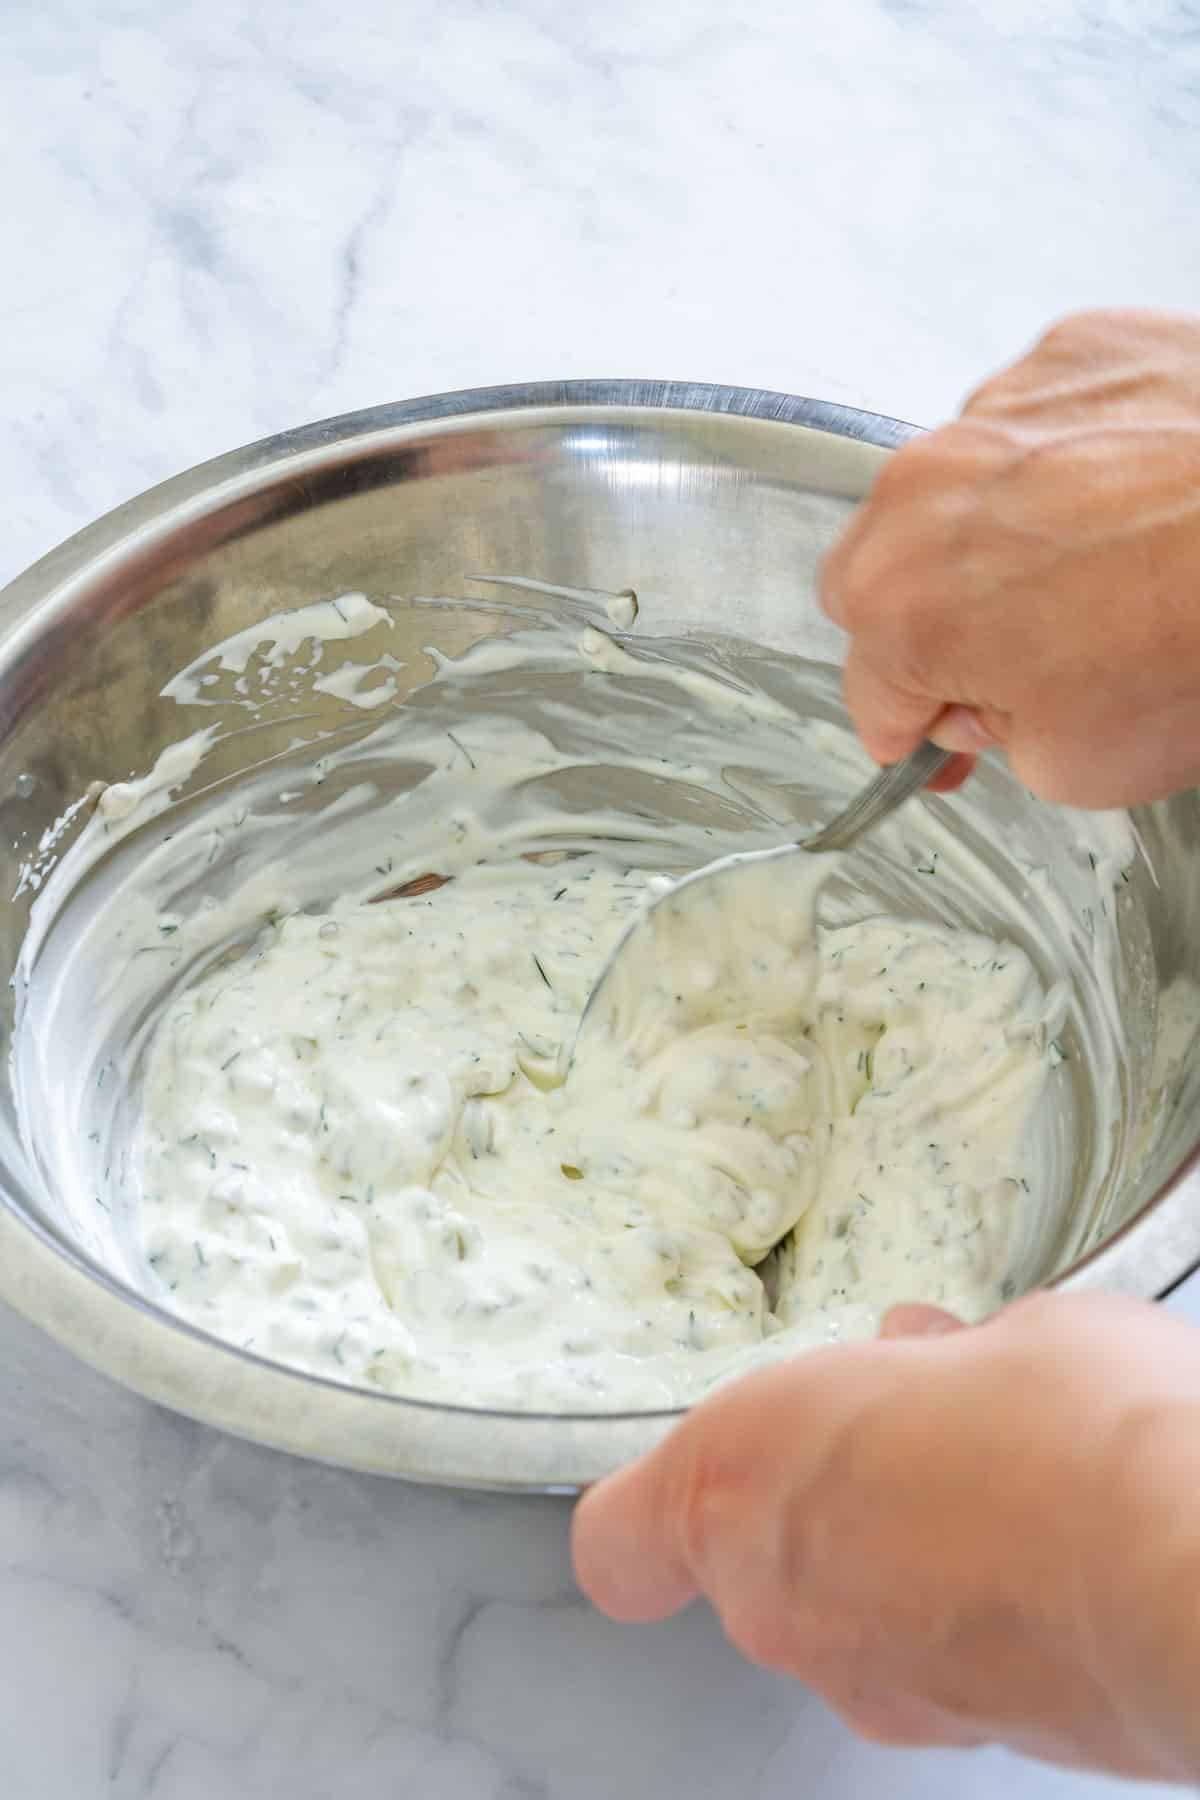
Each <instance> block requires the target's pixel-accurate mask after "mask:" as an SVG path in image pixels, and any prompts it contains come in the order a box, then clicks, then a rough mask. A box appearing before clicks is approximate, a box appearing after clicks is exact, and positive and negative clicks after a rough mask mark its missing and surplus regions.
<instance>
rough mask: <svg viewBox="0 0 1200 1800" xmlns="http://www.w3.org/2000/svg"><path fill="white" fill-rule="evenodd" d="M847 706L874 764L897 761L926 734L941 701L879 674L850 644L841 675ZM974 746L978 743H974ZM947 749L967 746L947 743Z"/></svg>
mask: <svg viewBox="0 0 1200 1800" xmlns="http://www.w3.org/2000/svg"><path fill="white" fill-rule="evenodd" d="M842 694H843V698H844V699H845V702H846V709H847V711H848V712H849V714H850V717H851V719H852V720H853V721H854V728H855V730H856V731H857V732H858V735H859V737H860V738H861V739H862V742H863V747H864V748H865V749H866V751H867V754H868V755H869V756H872V757H874V759H875V761H876V762H877V763H894V762H899V761H900V758H901V757H902V756H907V755H909V753H910V752H911V751H913V750H915V749H916V747H917V745H918V744H919V743H920V742H921V740H922V739H923V738H925V737H927V736H928V734H929V728H930V726H931V725H932V724H933V722H934V720H935V719H936V718H937V717H938V715H939V714H940V713H941V711H942V705H943V703H942V700H941V699H939V698H937V697H936V696H935V697H933V698H931V697H930V696H929V695H928V694H919V693H914V692H913V691H912V690H910V689H905V688H903V687H901V686H899V685H898V684H897V683H896V682H894V681H892V680H891V679H889V677H888V676H887V675H885V674H882V673H881V672H880V671H879V670H878V669H877V668H876V667H875V666H874V665H873V664H872V663H870V662H868V661H867V659H866V657H865V656H864V655H863V654H862V652H861V651H860V650H859V649H858V647H857V645H853V646H851V650H850V659H849V661H848V662H847V664H846V669H845V674H844V675H843V677H842ZM975 747H976V748H977V746H975ZM945 748H946V749H947V750H953V749H959V748H963V749H965V748H967V746H965V745H962V746H960V745H955V744H947V745H946V746H945Z"/></svg>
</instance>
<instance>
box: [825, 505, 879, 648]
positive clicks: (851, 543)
mask: <svg viewBox="0 0 1200 1800" xmlns="http://www.w3.org/2000/svg"><path fill="white" fill-rule="evenodd" d="M873 519H874V513H873V510H872V507H871V503H870V501H869V500H867V501H864V502H863V504H862V505H861V506H860V507H859V509H858V511H857V512H856V513H855V514H854V516H853V517H852V518H851V520H850V523H849V524H848V525H847V526H846V527H845V529H844V530H843V532H842V535H841V536H840V537H839V538H838V540H837V542H836V544H834V546H833V548H832V550H828V551H826V553H825V555H824V556H823V557H822V558H821V561H820V564H819V565H818V568H817V601H818V604H819V605H820V607H821V611H822V612H823V613H824V614H825V616H826V617H827V618H830V619H832V620H833V622H834V624H835V625H840V626H841V627H842V628H843V630H844V629H845V628H846V603H845V583H844V576H845V573H846V570H847V569H848V568H849V567H850V564H851V562H852V561H853V559H854V555H855V552H856V550H857V548H858V545H859V544H860V542H861V541H862V540H863V538H864V537H865V536H866V535H867V533H868V532H869V531H870V529H871V525H872V522H873Z"/></svg>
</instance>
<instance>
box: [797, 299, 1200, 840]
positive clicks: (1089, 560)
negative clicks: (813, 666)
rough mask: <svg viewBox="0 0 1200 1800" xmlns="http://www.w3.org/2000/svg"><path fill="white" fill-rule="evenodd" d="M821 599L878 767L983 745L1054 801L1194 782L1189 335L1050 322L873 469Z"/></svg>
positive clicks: (1193, 463)
mask: <svg viewBox="0 0 1200 1800" xmlns="http://www.w3.org/2000/svg"><path fill="white" fill-rule="evenodd" d="M821 601H822V604H823V606H824V607H825V610H826V611H827V612H828V613H829V614H830V616H831V617H832V618H833V619H835V620H836V621H837V622H838V623H839V624H841V625H843V626H845V628H846V629H847V630H848V631H849V632H850V633H851V637H852V644H851V650H850V658H849V662H848V665H847V668H846V681H845V692H846V703H847V706H848V707H849V710H850V713H851V716H852V717H853V719H854V723H855V725H856V727H857V728H858V731H859V733H860V735H861V736H862V739H863V742H864V744H865V745H866V748H867V749H868V750H869V751H870V752H871V754H872V755H873V756H874V757H875V758H876V760H877V761H879V762H883V763H889V762H895V761H897V760H898V759H899V758H900V757H901V756H904V755H905V754H907V752H908V751H910V750H912V749H913V748H914V747H915V746H916V744H917V743H918V741H919V740H920V739H921V738H922V737H924V736H932V737H934V738H935V739H936V741H937V742H938V743H940V744H942V745H944V746H945V748H947V749H950V750H958V751H963V752H974V751H978V750H980V749H982V748H984V747H986V746H987V745H989V744H1001V745H1003V746H1004V748H1005V749H1006V751H1007V753H1008V757H1009V761H1010V762H1011V764H1012V766H1013V768H1014V770H1015V772H1016V774H1017V775H1018V776H1019V777H1020V779H1021V780H1022V781H1023V782H1025V783H1026V785H1027V786H1029V787H1030V788H1032V789H1033V791H1034V792H1035V793H1037V794H1039V795H1040V796H1041V797H1042V798H1043V799H1046V800H1055V801H1062V802H1065V803H1066V804H1068V805H1074V806H1128V805H1133V804H1136V803H1138V802H1141V801H1147V800H1152V799H1157V798H1161V797H1162V796H1164V795H1166V794H1168V793H1171V792H1174V791H1175V790H1177V789H1179V788H1183V787H1188V786H1191V785H1195V784H1197V783H1200V318H1188V317H1184V316H1173V315H1169V314H1161V313H1150V312H1135V311H1113V312H1093V313H1083V314H1080V315H1078V316H1075V317H1072V318H1068V319H1066V320H1064V321H1063V322H1062V323H1061V324H1059V325H1056V326H1055V327H1054V328H1053V329H1052V330H1051V331H1049V332H1047V334H1046V336H1045V337H1044V338H1042V340H1041V341H1040V343H1038V344H1037V345H1036V346H1035V348H1034V349H1033V350H1032V351H1031V352H1030V353H1029V355H1028V356H1025V357H1024V358H1022V360H1021V361H1020V362H1018V363H1016V364H1015V365H1014V366H1013V367H1012V368H1010V369H1007V370H1005V371H1004V372H1003V373H1002V374H1000V375H997V376H995V377H994V378H993V379H992V380H991V381H988V382H986V383H985V384H984V385H983V387H981V388H979V389H978V390H977V391H976V392H975V393H974V394H972V396H971V397H970V399H969V400H968V401H967V403H966V405H965V406H964V408H963V411H962V416H961V417H960V418H959V419H957V420H956V421H955V422H954V423H952V424H950V425H946V426H944V427H942V429H941V430H938V431H934V432H931V433H930V434H928V435H927V436H924V437H920V438H916V439H914V440H912V441H911V442H910V443H908V444H906V445H905V446H904V447H903V448H902V449H901V450H899V451H897V453H896V455H895V456H893V457H892V458H891V459H890V460H889V462H888V463H887V465H886V466H885V468H884V470H883V472H882V473H881V475H880V476H879V478H878V480H877V481H876V483H875V485H874V487H873V489H872V491H871V494H870V496H869V497H868V499H867V500H866V502H865V504H864V505H863V507H862V508H861V510H860V511H859V513H858V514H857V515H856V517H855V519H854V521H853V522H852V524H851V525H850V528H849V530H848V531H847V532H846V534H845V535H844V537H843V538H842V539H841V541H840V543H839V544H838V545H837V546H836V547H835V548H834V550H833V551H832V553H831V554H830V556H829V557H828V558H827V560H826V563H825V566H824V569H823V572H822V578H821ZM967 766H969V765H966V764H960V765H959V769H958V774H959V777H960V778H961V775H962V773H963V772H964V770H965V768H966V767H967ZM942 785H947V784H946V783H945V782H943V783H942Z"/></svg>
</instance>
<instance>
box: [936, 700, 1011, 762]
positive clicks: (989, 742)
mask: <svg viewBox="0 0 1200 1800" xmlns="http://www.w3.org/2000/svg"><path fill="white" fill-rule="evenodd" d="M929 736H930V737H931V738H932V739H933V741H934V743H935V744H940V745H941V747H942V749H943V750H960V751H962V752H964V753H965V754H967V755H969V756H971V755H975V754H976V753H977V752H978V751H980V750H991V749H994V748H995V746H996V745H997V744H998V743H999V742H1000V739H999V738H998V737H996V736H995V734H994V733H993V732H990V731H989V730H988V728H987V726H986V725H985V724H984V723H983V720H982V719H981V718H980V717H979V714H978V713H977V712H975V711H974V710H973V708H971V707H969V706H948V707H947V708H946V710H945V712H944V713H942V714H941V716H940V717H939V718H937V719H935V720H934V722H933V724H932V725H931V726H930V728H929Z"/></svg>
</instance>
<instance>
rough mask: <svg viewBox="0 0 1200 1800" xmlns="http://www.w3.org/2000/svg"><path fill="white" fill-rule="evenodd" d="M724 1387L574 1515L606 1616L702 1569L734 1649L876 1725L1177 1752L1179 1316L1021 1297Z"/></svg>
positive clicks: (910, 1315)
mask: <svg viewBox="0 0 1200 1800" xmlns="http://www.w3.org/2000/svg"><path fill="white" fill-rule="evenodd" d="M885 1336H886V1338H887V1340H888V1341H881V1342H878V1343H873V1344H856V1345H846V1346H838V1347H832V1348H830V1349H828V1350H824V1351H819V1352H815V1353H811V1354H809V1355H805V1356H802V1357H799V1358H797V1359H796V1360H795V1361H793V1362H790V1363H782V1364H778V1365H775V1366H773V1367H771V1368H769V1369H764V1370H762V1371H760V1372H758V1373H756V1374H754V1375H751V1376H748V1377H746V1378H745V1379H744V1380H742V1381H739V1382H737V1383H734V1384H732V1385H730V1386H729V1387H727V1388H724V1389H721V1390H719V1391H718V1392H717V1393H716V1394H715V1395H714V1396H713V1397H712V1398H711V1399H710V1400H707V1401H706V1402H705V1403H704V1404H703V1405H702V1406H700V1407H698V1408H696V1409H695V1410H694V1411H693V1412H691V1413H690V1414H689V1415H688V1417H687V1418H686V1419H685V1420H684V1421H683V1422H682V1423H681V1424H680V1425H679V1426H678V1427H677V1428H676V1430H675V1431H674V1432H673V1433H672V1434H671V1436H670V1437H668V1438H667V1439H666V1441H665V1442H664V1443H663V1444H662V1445H661V1446H660V1447H659V1448H658V1449H657V1450H655V1451H654V1452H652V1453H651V1454H650V1455H649V1456H647V1457H645V1458H643V1459H642V1460H641V1461H640V1462H639V1463H636V1464H635V1465H633V1466H632V1467H631V1468H629V1469H626V1470H623V1471H622V1472H621V1473H619V1474H617V1475H614V1476H612V1477H610V1478H609V1479H608V1480H607V1481H604V1482H602V1483H601V1484H600V1485H599V1486H598V1487H595V1488H593V1489H591V1490H590V1491H589V1492H588V1493H586V1494H585V1495H584V1496H583V1498H582V1500H581V1501H580V1502H579V1505H578V1507H577V1509H576V1513H575V1525H574V1550H575V1564H576V1569H577V1572H578V1576H579V1580H580V1583H581V1585H582V1587H583V1588H584V1591H585V1592H586V1593H587V1594H588V1595H589V1596H590V1597H591V1599H592V1600H593V1601H594V1602H595V1604H596V1605H597V1606H598V1607H600V1608H601V1609H602V1610H603V1611H605V1612H607V1613H610V1614H611V1615H613V1616H614V1617H615V1618H619V1619H627V1620H633V1619H642V1620H648V1619H659V1618H663V1617H665V1616H667V1615H668V1614H670V1613H673V1612H676V1611H678V1610H679V1608H681V1607H682V1606H684V1605H686V1604H687V1603H688V1602H689V1601H690V1600H691V1599H693V1598H694V1597H695V1596H696V1595H698V1594H704V1595H706V1596H707V1597H708V1599H709V1600H710V1601H711V1603H712V1605H713V1606H714V1607H715V1608H716V1610H717V1612H718V1613H719V1615H720V1618H721V1621H722V1623H723V1624H724V1627H725V1630H726V1633H727V1635H728V1636H729V1638H730V1639H731V1641H732V1642H733V1643H734V1644H735V1645H736V1646H737V1647H738V1648H739V1649H740V1650H742V1651H743V1652H744V1653H745V1654H746V1655H747V1656H749V1657H751V1658H752V1659H753V1660H754V1661H756V1662H759V1663H763V1664H765V1665H766V1666H767V1667H769V1668H773V1669H777V1670H782V1671H784V1672H786V1673H788V1674H791V1675H794V1676H797V1677H798V1678H799V1679H800V1680H802V1681H804V1682H806V1683H807V1684H808V1685H809V1686H810V1687H812V1688H815V1689H816V1690H817V1691H818V1692H819V1693H821V1694H822V1695H824V1697H825V1698H826V1699H827V1700H828V1701H829V1702H830V1703H831V1704H832V1705H833V1706H834V1707H835V1708H836V1709H837V1710H838V1711H839V1712H840V1713H841V1714H842V1716H843V1717H844V1718H845V1719H846V1720H847V1721H848V1723H849V1724H850V1725H851V1726H852V1727H853V1728H854V1729H855V1730H857V1731H858V1732H860V1733H862V1734H863V1735H864V1736H866V1737H869V1738H872V1739H874V1740H876V1741H879V1742H883V1743H891V1744H936V1745H968V1744H975V1743H979V1742H982V1741H998V1742H1001V1743H1004V1744H1007V1745H1009V1746H1010V1747H1012V1748H1014V1749H1017V1750H1020V1751H1024V1752H1025V1753H1027V1754H1029V1755H1033V1756H1040V1757H1042V1758H1044V1759H1047V1760H1049V1761H1053V1762H1058V1763H1062V1764H1067V1765H1070V1766H1077V1767H1097V1768H1104V1769H1108V1770H1110V1771H1112V1772H1113V1773H1120V1774H1126V1775H1135V1776H1143V1777H1152V1778H1158V1779H1166V1780H1183V1779H1191V1780H1196V1779H1197V1778H1198V1777H1200V1706H1198V1704H1197V1698H1198V1696H1200V1603H1198V1601H1197V1598H1196V1596H1197V1593H1198V1592H1200V1512H1198V1511H1197V1508H1196V1505H1195V1495H1196V1492H1197V1483H1198V1480H1200V1332H1197V1331H1196V1330H1195V1329H1194V1328H1192V1327H1190V1326H1188V1325H1186V1324H1184V1323H1182V1322H1181V1321H1179V1320H1177V1319H1175V1318H1173V1317H1172V1316H1170V1315H1169V1314H1166V1313H1164V1312H1161V1311H1159V1310H1157V1309H1155V1308H1153V1307H1150V1306H1148V1305H1145V1304H1142V1303H1138V1302H1134V1301H1128V1300H1120V1299H1116V1298H1110V1297H1106V1296H1099V1295H1072V1296H1067V1295H1038V1296H1034V1297H1031V1298H1029V1299H1026V1300H1022V1301H1018V1302H1017V1303H1016V1304H1015V1305H1013V1306H1011V1307H1009V1308H1007V1309H1006V1310H1005V1311H1004V1312H1002V1313H1000V1314H999V1315H997V1316H996V1317H995V1318H994V1319H991V1320H989V1321H988V1322H987V1323H986V1324H984V1325H981V1326H978V1327H973V1328H969V1329H968V1328H961V1327H958V1326H957V1322H956V1321H953V1320H950V1319H949V1318H948V1317H947V1315H945V1314H941V1313H937V1312H934V1311H932V1310H931V1309H929V1308H915V1307H906V1308H899V1309H896V1310H895V1311H894V1312H893V1313H892V1314H891V1315H890V1316H889V1320H888V1321H887V1323H886V1326H885Z"/></svg>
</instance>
